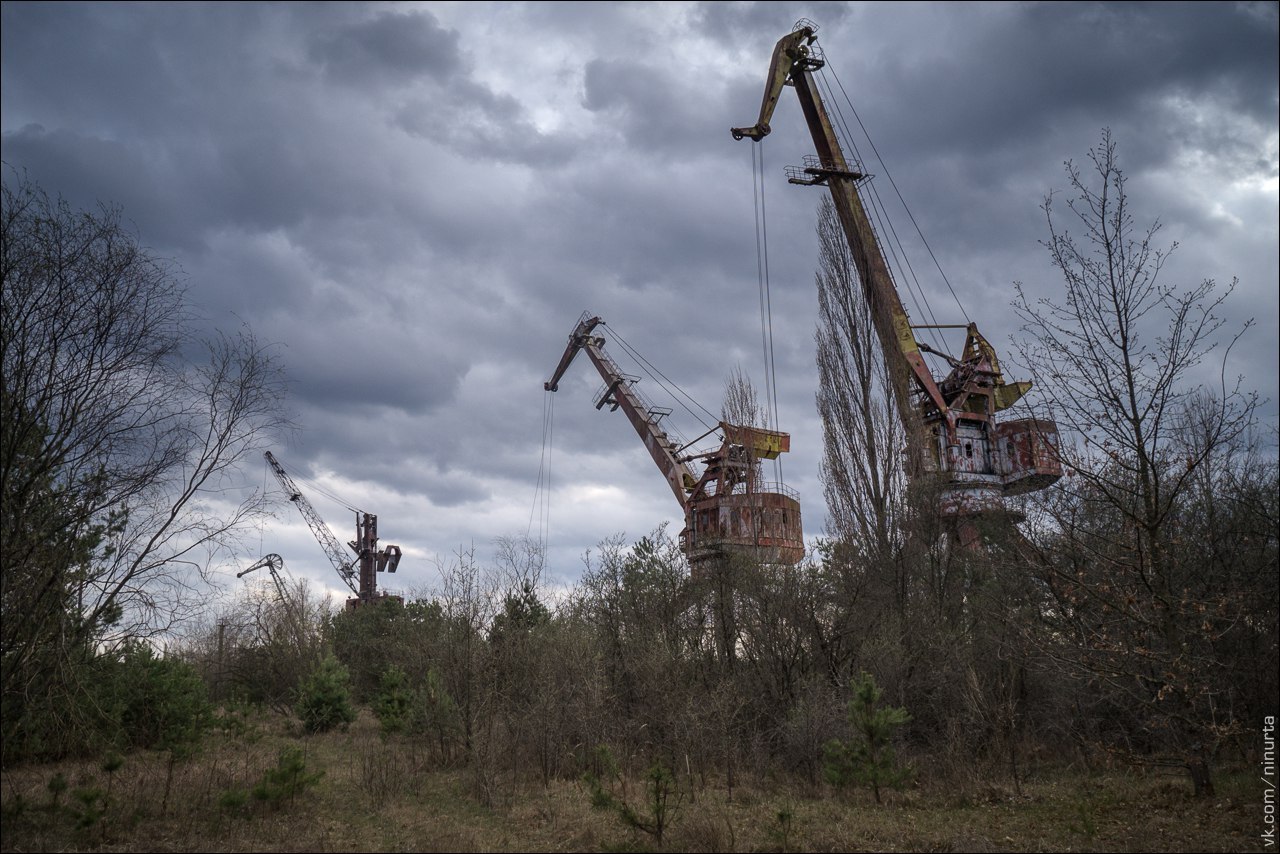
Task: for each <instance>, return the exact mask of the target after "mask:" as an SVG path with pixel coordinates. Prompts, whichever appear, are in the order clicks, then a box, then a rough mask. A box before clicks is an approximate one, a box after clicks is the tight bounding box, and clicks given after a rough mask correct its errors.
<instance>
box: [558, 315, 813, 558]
mask: <svg viewBox="0 0 1280 854" xmlns="http://www.w3.org/2000/svg"><path fill="white" fill-rule="evenodd" d="M601 325H604V321H603V320H601V319H600V318H599V317H592V316H590V315H589V313H588V312H583V314H582V316H581V317H580V318H578V323H577V325H576V326H575V327H574V329H573V332H572V333H571V334H570V335H569V343H568V346H566V347H565V351H564V355H563V356H561V357H560V363H559V364H558V365H557V366H556V369H555V373H554V374H552V376H551V379H550V380H548V381H547V382H546V383H545V384H544V386H543V387H544V388H545V389H546V390H547V391H552V392H553V391H555V390H556V389H557V388H559V384H560V379H561V378H562V377H563V376H564V372H565V371H566V370H568V368H569V364H570V363H571V362H572V361H573V359H574V357H575V356H577V355H578V353H579V352H583V353H586V354H587V358H589V359H590V360H591V364H592V365H594V366H595V368H596V370H597V371H598V372H599V373H600V376H601V377H602V378H603V379H604V387H603V388H602V389H601V390H600V392H599V394H598V395H597V396H596V409H603V408H604V407H605V406H608V407H609V408H610V410H611V411H615V410H618V409H621V410H622V412H623V414H625V415H626V416H627V420H628V421H630V422H631V426H632V427H633V428H634V429H635V431H636V433H638V434H639V436H640V439H641V441H643V442H644V446H645V448H646V449H648V451H649V455H650V456H651V457H652V458H653V461H654V463H655V464H657V466H658V469H659V470H660V471H661V472H662V474H663V476H664V477H665V478H666V480H667V485H668V486H669V487H670V488H671V492H672V493H673V494H674V495H675V497H676V500H677V501H678V502H680V507H681V508H682V509H683V510H684V517H685V527H684V530H683V531H682V532H681V533H680V545H681V548H682V549H683V550H684V552H685V554H686V555H687V556H688V558H689V564H690V568H691V570H693V571H694V572H695V573H696V572H699V571H700V567H701V566H702V565H703V564H705V563H706V562H707V561H710V560H714V559H717V558H718V557H721V556H723V555H725V554H727V553H737V554H746V555H749V556H751V557H752V558H754V559H756V560H759V561H760V562H762V563H766V564H786V565H791V564H795V563H798V562H799V561H800V560H801V559H802V558H803V557H804V535H803V532H802V529H801V523H800V502H799V500H797V498H796V494H795V492H794V490H790V489H788V488H787V487H786V486H784V485H783V484H781V483H763V482H761V480H760V469H759V465H758V464H757V460H761V459H769V460H772V459H776V458H777V456H778V455H779V454H781V453H783V452H785V451H789V450H790V449H791V437H790V436H789V435H787V434H786V433H780V432H778V431H776V430H765V429H763V428H761V427H743V426H738V425H735V424H729V423H727V422H724V421H721V422H720V424H719V426H718V427H717V428H714V429H713V430H711V431H708V432H707V433H704V434H703V435H702V436H700V437H698V439H695V440H694V441H698V440H700V439H702V438H705V437H706V436H708V435H710V433H712V432H717V431H719V433H720V434H721V437H722V440H723V441H722V443H721V445H720V447H719V448H718V449H717V450H714V451H710V452H708V453H690V452H689V446H688V445H685V446H683V447H680V446H677V445H676V444H675V443H674V442H673V441H672V440H671V438H670V437H669V436H668V434H667V432H666V431H665V430H663V429H662V427H661V426H660V425H659V422H660V421H661V419H662V418H663V417H664V416H666V415H670V414H671V410H669V409H663V408H659V407H656V406H652V405H651V404H649V403H648V402H647V401H645V400H644V398H643V397H641V395H640V394H639V393H638V392H637V390H636V389H635V388H633V384H634V383H635V382H636V380H637V378H636V377H630V376H627V375H626V374H624V373H623V372H622V371H621V370H620V369H619V368H618V365H617V363H616V362H614V361H613V359H612V358H610V357H609V355H608V354H607V353H605V351H604V343H605V341H604V338H602V337H600V336H599V335H596V334H594V332H595V329H596V327H597V326H601ZM690 444H692V443H690ZM695 461H700V462H701V463H702V464H703V471H702V473H701V474H699V473H698V472H697V471H695V470H694V468H693V467H692V465H691V463H694V462H695Z"/></svg>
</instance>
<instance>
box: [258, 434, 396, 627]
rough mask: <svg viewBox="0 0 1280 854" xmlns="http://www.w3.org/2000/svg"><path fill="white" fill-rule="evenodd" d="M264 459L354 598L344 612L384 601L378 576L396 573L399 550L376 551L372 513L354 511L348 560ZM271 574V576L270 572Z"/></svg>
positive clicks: (285, 477) (274, 464)
mask: <svg viewBox="0 0 1280 854" xmlns="http://www.w3.org/2000/svg"><path fill="white" fill-rule="evenodd" d="M264 456H265V457H266V460H267V465H269V466H270V467H271V471H272V472H273V473H274V474H275V476H276V480H278V481H280V485H281V486H282V487H284V492H285V495H287V496H289V500H290V501H292V502H293V503H294V504H295V505H297V508H298V511H299V512H301V513H302V518H304V519H306V521H307V525H308V526H309V527H310V528H311V533H312V534H313V535H314V536H315V538H316V540H317V541H318V542H319V543H320V547H321V548H323V549H324V552H325V554H326V555H327V556H328V557H329V562H330V563H332V564H333V568H334V569H336V570H337V571H338V575H339V577H341V578H342V581H343V583H345V584H346V585H347V587H349V588H350V589H351V592H352V593H354V594H355V598H353V599H348V600H347V608H348V609H351V608H355V607H358V606H360V605H366V604H369V603H371V602H375V601H377V600H378V599H380V598H386V594H379V593H378V573H379V572H395V571H396V567H397V566H399V564H400V547H399V546H392V545H388V546H387V547H386V548H383V549H379V548H378V517H377V516H375V515H373V514H372V513H362V512H360V511H356V538H355V539H354V540H351V541H350V542H348V543H347V546H348V547H349V548H350V549H351V551H352V552H354V553H355V557H354V558H351V557H349V556H348V555H347V553H346V552H345V551H343V548H342V546H341V545H339V544H338V540H337V538H336V537H334V535H333V532H332V531H330V530H329V526H328V525H326V524H325V523H324V520H323V519H321V518H320V514H319V513H317V512H316V510H315V508H314V507H312V506H311V502H310V501H308V500H307V497H306V496H305V495H303V494H302V490H300V489H298V487H297V485H295V484H294V482H293V479H292V478H291V477H289V473H288V472H286V471H285V470H284V466H282V465H280V463H279V462H278V461H277V460H276V458H275V457H274V456H273V455H272V454H271V452H270V451H267V452H266V453H265V454H264ZM264 560H265V559H264ZM268 566H269V565H268ZM247 571H248V570H246V572H247ZM272 574H273V576H274V571H273V573H272Z"/></svg>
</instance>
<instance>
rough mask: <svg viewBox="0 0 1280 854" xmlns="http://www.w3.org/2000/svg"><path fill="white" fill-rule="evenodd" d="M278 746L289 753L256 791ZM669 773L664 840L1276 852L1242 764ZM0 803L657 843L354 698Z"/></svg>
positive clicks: (68, 842) (152, 833)
mask: <svg viewBox="0 0 1280 854" xmlns="http://www.w3.org/2000/svg"><path fill="white" fill-rule="evenodd" d="M290 748H297V749H300V751H301V753H300V755H298V759H300V760H301V762H300V764H296V763H295V765H294V766H293V768H292V770H291V772H289V773H281V774H279V775H278V776H279V777H281V778H282V779H281V780H277V781H275V782H274V783H273V784H271V785H269V786H267V787H264V788H261V789H260V791H259V794H260V795H261V797H255V796H254V795H253V794H252V789H253V788H254V786H255V785H258V784H260V783H262V782H263V780H264V779H265V778H266V776H267V775H268V773H269V772H271V771H272V770H276V769H279V768H280V767H281V761H280V757H281V751H283V750H288V749H290ZM317 774H319V776H318V778H317V779H314V781H313V782H311V783H310V784H308V783H306V782H305V781H306V780H307V779H308V778H313V777H315V776H316V775H317ZM953 776H954V775H953ZM58 780H62V781H65V783H66V786H65V788H61V787H60V786H59V785H58V783H57V782H56V781H58ZM290 780H292V781H293V783H294V786H293V788H294V789H295V791H292V792H290V791H289V785H288V783H289V781H290ZM300 781H301V782H300ZM51 782H52V783H53V785H52V786H51V785H50V784H51ZM679 782H680V788H681V789H682V790H683V798H682V800H681V802H680V804H679V806H678V809H676V810H675V811H674V813H673V816H672V820H671V822H670V824H669V826H668V827H667V829H666V831H665V833H664V835H663V839H662V844H661V850H667V851H1254V850H1258V851H1265V850H1274V846H1272V847H1271V848H1266V847H1264V845H1263V840H1262V837H1261V833H1262V831H1263V830H1264V829H1265V828H1266V825H1264V824H1263V811H1262V796H1263V783H1262V781H1261V780H1260V779H1259V777H1258V775H1256V774H1253V773H1252V772H1251V771H1250V770H1249V769H1238V770H1236V771H1234V772H1233V771H1231V770H1228V769H1222V770H1220V771H1219V774H1218V776H1217V780H1216V782H1217V788H1218V796H1217V797H1216V798H1213V799H1209V800H1201V801H1196V800H1194V799H1193V798H1192V797H1191V796H1190V791H1189V786H1188V784H1187V783H1186V782H1185V780H1184V779H1183V778H1182V777H1181V776H1177V775H1151V774H1133V773H1121V772H1109V773H1106V774H1100V775H1086V774H1084V773H1079V772H1072V771H1068V770H1061V769H1060V770H1057V771H1055V772H1054V773H1052V774H1051V773H1048V772H1047V771H1044V770H1041V771H1039V772H1037V771H1034V770H1033V772H1032V774H1030V775H1029V779H1027V780H1026V781H1025V782H1024V783H1023V784H1022V785H1021V787H1020V789H1021V791H1020V792H1015V791H1013V789H1012V787H1011V786H1010V785H1008V784H1006V783H1004V782H1000V783H984V782H982V781H979V780H968V781H964V782H957V781H956V780H954V779H951V780H943V779H939V778H930V776H929V774H928V773H927V772H922V773H920V774H919V777H918V780H917V783H916V784H915V785H914V786H913V787H912V788H910V789H908V790H906V791H902V792H893V793H889V794H887V795H886V798H885V803H884V804H883V805H881V806H877V805H876V804H875V803H874V800H873V798H872V797H871V795H870V793H869V792H866V791H861V790H859V791H851V792H833V791H831V790H830V789H828V788H826V787H813V786H808V785H804V784H801V783H798V782H796V781H793V780H785V781H768V780H760V779H755V778H746V779H739V780H738V781H737V785H735V786H734V788H733V790H732V792H730V791H729V789H728V788H727V786H726V785H725V781H723V780H707V781H702V780H697V781H694V782H691V781H690V780H688V779H684V778H681V779H680V781H679ZM642 791H643V789H642V781H640V780H639V779H635V780H631V781H629V782H628V784H627V788H626V791H625V794H626V796H627V797H628V798H629V799H630V800H632V802H634V803H636V806H637V808H638V809H639V810H640V811H641V812H642V813H643V812H644V811H645V809H644V805H643V795H642ZM486 802H487V805H486ZM0 803H2V805H3V825H0V832H2V835H3V846H2V847H3V850H5V851H54V850H59V851H68V850H69V851H75V850H98V851H458V852H463V851H619V850H659V845H658V843H657V840H656V839H655V838H654V837H653V835H652V834H648V833H644V832H640V831H635V830H631V829H629V828H628V827H627V826H625V825H624V824H623V822H622V821H621V820H620V819H619V818H618V816H617V815H616V814H614V813H610V812H607V811H600V810H594V809H592V808H591V805H590V796H589V793H588V791H587V789H586V787H585V786H584V785H583V784H581V783H580V782H577V781H563V780H552V781H550V783H549V784H546V785H544V784H543V783H542V781H541V780H539V779H536V778H534V777H532V776H529V777H527V778H522V779H512V778H511V774H510V771H509V770H508V771H506V772H504V773H502V774H500V775H496V776H493V777H490V778H487V779H482V778H481V777H480V776H478V775H477V774H476V772H475V771H474V770H472V769H443V770H442V769H439V768H438V767H436V765H435V764H434V762H433V754H432V753H431V752H430V750H429V748H428V747H427V746H424V745H421V744H417V743H406V742H396V741H392V742H384V741H383V740H382V739H381V738H380V737H379V735H378V732H377V728H376V724H375V722H374V721H373V720H372V719H371V718H369V717H368V716H367V713H366V715H365V716H363V717H362V718H361V719H360V720H359V721H358V722H357V723H356V724H355V725H354V726H352V727H351V729H350V730H349V731H347V732H345V733H332V734H327V735H323V736H312V737H308V738H302V737H300V736H298V735H297V734H296V732H295V731H293V730H292V729H291V725H290V724H289V723H288V722H286V721H284V720H282V719H277V718H262V719H257V720H254V721H252V722H250V723H249V724H248V725H247V726H245V727H244V728H242V729H237V730H236V731H235V732H223V733H219V734H217V735H214V736H211V737H210V738H209V739H208V740H207V741H206V743H205V744H204V746H203V747H202V749H201V751H200V752H199V753H198V754H197V755H195V756H193V757H191V758H188V759H185V760H183V761H179V762H175V763H172V764H171V763H170V761H169V757H168V755H167V754H141V755H139V754H134V755H129V756H127V757H124V761H123V763H122V764H121V765H120V767H119V768H118V769H116V770H114V771H112V772H108V771H107V770H104V763H103V762H102V761H101V760H98V761H95V762H92V763H62V764H59V765H56V766H52V765H49V766H29V767H22V768H16V769H11V770H8V771H5V772H4V774H3V793H2V798H0Z"/></svg>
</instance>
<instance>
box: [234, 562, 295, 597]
mask: <svg viewBox="0 0 1280 854" xmlns="http://www.w3.org/2000/svg"><path fill="white" fill-rule="evenodd" d="M259 569H266V570H267V571H268V572H270V573H271V580H272V581H273V582H274V583H275V585H276V593H278V594H279V596H280V601H281V602H284V603H286V604H287V603H288V601H289V597H288V595H287V594H286V593H285V583H284V580H283V579H282V578H281V577H280V572H281V571H282V570H283V569H284V558H282V557H280V555H278V554H275V553H274V552H273V553H271V554H269V555H267V556H265V557H263V558H262V559H261V560H259V561H258V562H257V563H255V564H254V565H253V566H251V567H249V568H248V569H246V570H244V571H242V572H237V573H236V578H244V577H245V576H246V575H248V574H249V573H251V572H256V571H257V570H259Z"/></svg>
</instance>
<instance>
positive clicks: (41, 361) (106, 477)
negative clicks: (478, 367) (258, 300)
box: [0, 176, 285, 744]
mask: <svg viewBox="0 0 1280 854" xmlns="http://www.w3.org/2000/svg"><path fill="white" fill-rule="evenodd" d="M6 177H8V176H6ZM2 226H3V249H2V256H3V260H2V271H3V304H2V309H0V356H2V358H3V367H4V392H3V400H2V402H0V406H2V408H3V413H2V420H3V426H2V428H0V492H2V494H3V499H4V509H3V513H0V526H2V529H0V533H2V534H3V543H2V545H0V559H2V561H3V617H4V619H3V633H2V636H3V665H4V667H3V669H4V675H3V692H4V702H5V715H4V718H5V734H6V739H5V741H6V744H8V742H9V738H8V736H9V734H10V726H11V725H13V726H18V725H20V724H21V721H22V720H23V719H24V715H23V714H22V712H21V709H24V708H26V707H27V704H28V703H29V702H30V701H32V699H33V698H46V697H47V695H48V693H49V691H50V690H51V686H53V685H55V684H58V683H59V682H60V681H61V682H63V683H65V682H66V681H67V679H66V678H65V677H66V676H67V670H66V669H67V667H69V666H70V664H71V663H72V662H73V661H75V660H76V659H77V658H78V657H83V656H84V655H89V654H91V652H92V650H93V649H96V648H99V647H100V646H101V645H102V644H104V643H111V642H118V641H121V640H125V639H131V638H139V637H145V636H148V635H153V634H155V633H158V632H163V631H166V630H169V629H171V628H173V627H175V626H176V625H177V624H179V623H181V622H182V621H184V620H187V619H189V618H191V617H192V616H193V615H194V614H196V613H197V612H198V611H199V610H200V608H201V606H202V604H203V600H202V598H201V595H200V588H201V586H202V585H203V584H204V583H205V582H207V581H208V580H209V579H208V576H207V571H208V569H209V567H210V565H211V564H210V562H211V560H213V558H214V557H215V556H216V555H218V554H219V553H223V552H225V550H227V549H231V548H233V547H234V546H235V545H236V542H237V537H238V536H239V534H240V533H242V532H243V531H244V530H246V526H247V525H248V524H249V523H251V522H252V521H254V520H256V519H257V518H258V517H259V516H260V514H262V513H263V512H264V509H265V508H264V506H263V504H262V496H261V495H260V494H258V493H244V492H243V491H241V490H240V489H239V482H238V478H237V477H236V474H237V467H238V465H239V463H240V462H241V461H242V460H244V459H246V458H250V457H253V456H254V452H255V451H257V450H258V449H259V448H260V447H261V446H263V445H264V444H265V443H266V442H268V441H270V440H271V438H272V433H273V431H274V430H275V429H276V428H278V427H281V426H283V425H284V423H285V419H284V416H283V410H282V400H283V391H284V387H283V381H282V377H281V374H280V372H279V368H278V366H277V364H276V360H275V358H274V357H273V355H272V353H271V351H270V349H269V348H267V347H265V346H263V345H261V344H260V343H259V342H257V341H256V340H255V339H254V338H253V336H252V334H251V333H249V332H248V331H242V332H240V333H238V334H236V335H217V336H215V337H214V338H213V339H212V340H201V339H200V338H199V337H198V336H197V335H196V334H195V333H194V332H193V331H192V328H191V325H190V324H189V322H188V318H187V316H186V309H185V305H184V302H183V292H182V288H181V286H180V284H179V282H178V279H177V274H176V271H175V270H174V269H173V268H172V267H171V266H170V265H168V264H166V263H165V262H164V261H162V260H160V259H159V258H157V257H156V256H154V255H153V254H151V253H150V252H149V251H147V250H146V249H144V248H143V247H142V246H140V245H139V243H138V241H137V238H136V237H135V236H134V235H133V234H132V233H130V232H129V231H128V230H127V229H126V228H125V226H124V224H123V223H122V221H121V215H120V211H119V210H118V209H115V208H110V207H105V206H103V207H100V208H99V209H98V210H97V211H96V212H93V213H88V212H80V211H75V210H73V209H72V208H71V207H70V206H69V205H68V204H67V203H66V202H65V201H63V200H60V199H59V200H57V201H55V200H52V199H50V198H49V197H48V196H47V195H46V194H45V193H44V191H43V190H41V189H40V188H39V187H38V186H36V185H35V184H34V183H32V182H30V181H28V180H26V179H25V178H15V180H14V181H13V183H12V184H10V183H9V182H8V181H7V180H6V183H5V184H4V190H3V217H2ZM41 702H45V700H41Z"/></svg>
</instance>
